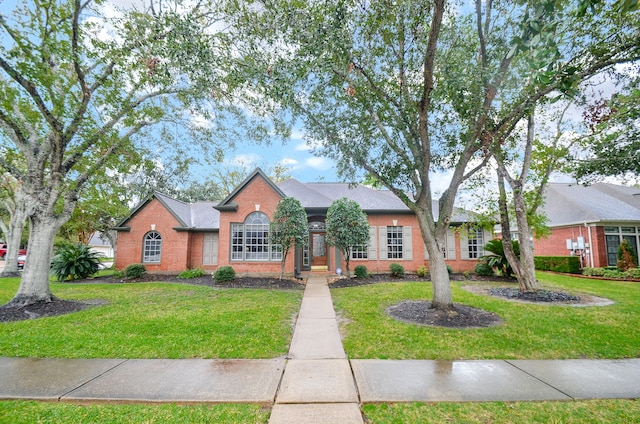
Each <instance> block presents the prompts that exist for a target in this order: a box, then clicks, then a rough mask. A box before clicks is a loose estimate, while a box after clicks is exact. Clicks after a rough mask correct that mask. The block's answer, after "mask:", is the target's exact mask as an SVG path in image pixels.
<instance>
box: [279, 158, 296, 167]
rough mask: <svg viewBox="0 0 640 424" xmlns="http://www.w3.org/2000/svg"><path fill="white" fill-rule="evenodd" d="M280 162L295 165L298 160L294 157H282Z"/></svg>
mask: <svg viewBox="0 0 640 424" xmlns="http://www.w3.org/2000/svg"><path fill="white" fill-rule="evenodd" d="M280 163H281V164H282V165H286V166H292V167H295V166H296V165H298V163H299V162H298V161H297V160H296V159H294V158H284V159H282V160H281V161H280Z"/></svg>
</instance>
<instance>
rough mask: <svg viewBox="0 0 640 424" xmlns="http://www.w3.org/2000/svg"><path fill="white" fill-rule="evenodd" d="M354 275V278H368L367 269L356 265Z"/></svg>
mask: <svg viewBox="0 0 640 424" xmlns="http://www.w3.org/2000/svg"><path fill="white" fill-rule="evenodd" d="M353 272H354V273H355V274H356V278H367V277H368V276H369V272H368V271H367V267H366V266H364V265H358V266H356V268H355V269H354V270H353Z"/></svg>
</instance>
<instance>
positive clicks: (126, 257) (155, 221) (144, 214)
mask: <svg viewBox="0 0 640 424" xmlns="http://www.w3.org/2000/svg"><path fill="white" fill-rule="evenodd" d="M152 225H155V231H157V232H158V233H160V235H161V236H162V254H161V260H160V263H159V264H150V263H145V264H144V265H145V266H146V268H147V271H149V272H175V273H178V272H180V271H183V270H185V269H187V268H190V267H191V264H190V261H189V258H190V252H191V251H193V249H192V248H191V247H190V244H189V238H190V234H189V233H188V232H186V231H176V230H174V229H173V227H176V226H179V223H178V221H177V220H176V219H175V218H174V217H173V215H171V213H170V212H169V211H167V209H166V208H165V207H164V206H163V205H162V203H160V202H159V201H158V200H157V199H152V200H151V201H150V202H149V203H148V204H147V205H146V206H145V207H144V208H142V209H140V210H139V211H138V212H137V213H136V214H135V216H133V217H132V218H131V219H130V220H129V222H128V223H127V226H129V227H130V228H131V231H119V232H118V249H117V251H116V258H115V267H116V269H120V270H123V269H124V268H126V267H127V266H128V265H131V264H136V263H142V246H143V243H144V237H145V235H146V234H147V233H148V232H149V231H151V226H152ZM196 250H197V249H196ZM201 250H202V249H201V248H200V251H201Z"/></svg>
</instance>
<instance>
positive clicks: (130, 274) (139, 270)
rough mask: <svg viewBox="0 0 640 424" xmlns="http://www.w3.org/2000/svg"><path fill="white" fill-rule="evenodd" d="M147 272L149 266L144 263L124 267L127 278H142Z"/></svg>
mask: <svg viewBox="0 0 640 424" xmlns="http://www.w3.org/2000/svg"><path fill="white" fill-rule="evenodd" d="M146 273H147V267H146V266H144V265H143V264H131V265H129V266H128V267H126V268H125V269H124V276H125V277H126V278H140V277H142V276H143V275H144V274H146Z"/></svg>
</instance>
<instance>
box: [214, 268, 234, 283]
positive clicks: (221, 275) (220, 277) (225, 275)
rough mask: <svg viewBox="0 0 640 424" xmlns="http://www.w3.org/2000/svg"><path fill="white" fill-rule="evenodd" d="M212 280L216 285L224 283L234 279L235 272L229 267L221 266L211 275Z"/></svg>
mask: <svg viewBox="0 0 640 424" xmlns="http://www.w3.org/2000/svg"><path fill="white" fill-rule="evenodd" d="M213 278H214V279H215V280H216V281H217V282H218V283H226V282H229V281H233V280H235V279H236V271H235V270H234V269H233V267H231V266H230V265H226V266H221V267H220V268H218V269H216V272H214V273H213Z"/></svg>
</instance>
